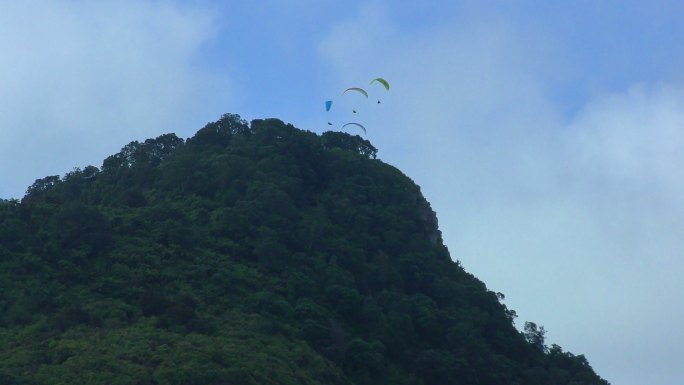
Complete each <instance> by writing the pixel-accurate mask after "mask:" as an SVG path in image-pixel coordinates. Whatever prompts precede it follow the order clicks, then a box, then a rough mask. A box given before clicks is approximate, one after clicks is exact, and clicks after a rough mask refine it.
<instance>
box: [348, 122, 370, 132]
mask: <svg viewBox="0 0 684 385" xmlns="http://www.w3.org/2000/svg"><path fill="white" fill-rule="evenodd" d="M347 126H357V127H359V128H361V129H362V130H363V133H364V134H367V133H368V132H366V127H364V126H362V125H360V124H359V123H347V124H345V125H344V126H342V128H345V127H347Z"/></svg>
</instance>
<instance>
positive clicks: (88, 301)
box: [0, 114, 607, 385]
mask: <svg viewBox="0 0 684 385" xmlns="http://www.w3.org/2000/svg"><path fill="white" fill-rule="evenodd" d="M376 155H377V149H376V148H375V147H373V145H372V144H371V143H370V142H368V141H367V140H365V139H362V138H361V137H359V136H352V135H349V134H346V133H340V132H326V133H324V134H322V135H316V134H314V133H311V132H306V131H302V130H299V129H296V128H295V127H293V126H292V125H289V124H285V123H283V122H281V121H279V120H277V119H265V120H254V121H252V122H251V123H247V122H246V121H244V120H242V119H241V118H240V117H239V116H238V115H231V114H228V115H224V116H223V117H222V118H221V119H220V120H219V121H217V122H213V123H209V124H207V125H206V126H205V127H204V128H202V129H201V130H199V131H198V132H197V133H196V134H195V135H194V136H193V137H192V138H189V139H188V140H183V139H181V138H178V137H177V136H176V135H174V134H166V135H162V136H160V137H158V138H156V139H148V140H146V141H144V142H143V143H139V142H131V143H130V144H128V145H126V146H124V147H123V149H122V150H121V152H119V153H117V154H115V155H112V156H110V157H108V158H107V159H105V160H104V162H103V164H102V166H101V167H99V168H98V167H94V166H88V167H85V168H84V169H79V168H77V169H74V170H73V171H71V172H69V173H67V174H66V175H64V176H63V177H60V176H48V177H46V178H42V179H39V180H37V181H36V182H35V183H34V184H33V185H32V186H30V187H29V188H28V190H27V193H26V195H25V196H24V197H23V199H22V200H21V201H17V200H11V201H0V384H64V383H84V384H90V383H92V384H103V383H107V384H216V385H218V384H227V383H231V384H233V383H235V384H293V385H294V384H311V385H313V384H357V385H370V384H374V385H375V384H388V385H389V384H393V385H394V384H405V385H433V384H435V385H437V384H454V385H456V384H469V385H470V384H528V385H537V384H539V385H542V384H544V385H545V384H574V385H579V384H587V385H589V384H591V385H594V384H596V385H605V384H607V382H606V381H605V380H603V379H601V378H600V377H599V376H597V375H596V374H595V373H594V371H593V370H592V368H591V366H590V365H589V364H588V362H587V360H586V359H585V358H584V356H581V355H579V356H575V355H573V354H571V353H568V352H563V350H562V349H561V348H560V347H559V346H557V345H553V346H552V347H551V348H547V347H546V346H545V345H544V332H545V331H544V329H543V327H537V326H536V324H534V323H530V324H528V327H527V328H526V331H525V332H524V333H523V332H520V331H518V330H517V329H516V328H515V326H514V318H515V312H514V311H512V310H509V309H507V308H506V306H505V305H504V304H502V303H501V298H502V297H503V296H502V295H500V293H499V294H497V293H494V292H492V291H490V290H488V289H487V287H486V286H485V284H484V283H482V282H481V281H479V280H478V279H477V278H475V277H474V276H473V275H471V274H470V273H468V272H466V271H465V270H464V269H463V268H462V267H461V265H460V264H459V263H458V262H454V261H452V259H451V257H450V255H449V252H448V251H447V249H446V247H445V246H444V245H443V243H442V239H441V234H440V232H439V229H438V226H437V217H436V215H435V213H434V212H433V211H432V209H431V208H430V205H429V203H428V202H427V201H426V200H425V198H424V197H423V196H422V194H421V192H420V188H419V187H418V186H417V185H416V184H415V183H413V182H412V181H411V180H410V179H409V178H407V177H406V176H405V175H403V174H402V173H401V172H400V171H399V170H397V169H396V168H394V167H392V166H389V165H387V164H385V163H383V162H382V161H380V160H378V159H376Z"/></svg>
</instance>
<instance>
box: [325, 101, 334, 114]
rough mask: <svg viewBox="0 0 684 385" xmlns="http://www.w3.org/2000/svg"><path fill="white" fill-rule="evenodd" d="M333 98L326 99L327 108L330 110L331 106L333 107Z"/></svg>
mask: <svg viewBox="0 0 684 385" xmlns="http://www.w3.org/2000/svg"><path fill="white" fill-rule="evenodd" d="M332 103H333V102H332V100H326V101H325V110H326V111H330V107H332Z"/></svg>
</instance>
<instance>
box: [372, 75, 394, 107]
mask: <svg viewBox="0 0 684 385" xmlns="http://www.w3.org/2000/svg"><path fill="white" fill-rule="evenodd" d="M373 83H380V84H382V86H383V87H385V90H387V91H389V89H390V85H389V82H388V81H387V80H385V79H383V78H375V79H373V80H371V81H370V83H368V84H369V85H373ZM378 104H380V99H378Z"/></svg>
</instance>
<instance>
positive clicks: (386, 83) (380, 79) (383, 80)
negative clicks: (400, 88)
mask: <svg viewBox="0 0 684 385" xmlns="http://www.w3.org/2000/svg"><path fill="white" fill-rule="evenodd" d="M375 82H378V83H380V84H382V86H383V87H385V89H386V90H387V91H389V89H390V85H389V82H388V81H387V80H385V79H383V78H375V79H373V80H371V81H370V83H368V84H370V85H372V84H373V83H375Z"/></svg>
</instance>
